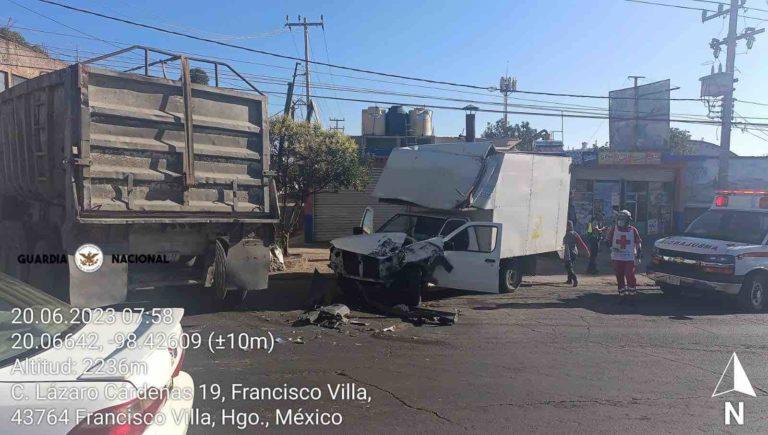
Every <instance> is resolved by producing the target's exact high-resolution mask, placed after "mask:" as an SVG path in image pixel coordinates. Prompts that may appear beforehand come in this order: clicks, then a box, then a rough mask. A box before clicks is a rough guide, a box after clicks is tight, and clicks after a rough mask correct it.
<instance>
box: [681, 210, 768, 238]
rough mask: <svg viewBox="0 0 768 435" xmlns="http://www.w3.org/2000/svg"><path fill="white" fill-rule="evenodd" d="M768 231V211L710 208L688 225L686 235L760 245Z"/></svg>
mask: <svg viewBox="0 0 768 435" xmlns="http://www.w3.org/2000/svg"><path fill="white" fill-rule="evenodd" d="M767 232H768V213H760V212H750V211H736V210H708V211H706V212H705V213H704V214H703V215H701V216H699V217H698V218H697V219H696V220H695V221H693V222H692V223H691V225H690V226H688V229H687V230H686V232H685V235H686V236H691V237H701V238H704V239H716V240H726V241H731V242H741V243H749V244H753V245H760V244H762V243H763V240H764V239H765V235H766V233H767Z"/></svg>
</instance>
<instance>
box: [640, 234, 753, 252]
mask: <svg viewBox="0 0 768 435" xmlns="http://www.w3.org/2000/svg"><path fill="white" fill-rule="evenodd" d="M654 246H656V247H657V248H659V249H669V250H672V251H681V252H690V253H695V254H712V255H716V254H719V255H722V254H726V253H728V251H733V250H734V248H742V247H748V246H750V245H748V244H746V243H739V242H728V241H724V240H711V239H702V238H698V237H688V236H671V237H665V238H663V239H659V240H657V241H656V243H655V245H654Z"/></svg>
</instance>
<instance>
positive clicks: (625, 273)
mask: <svg viewBox="0 0 768 435" xmlns="http://www.w3.org/2000/svg"><path fill="white" fill-rule="evenodd" d="M631 221H632V213H630V212H629V211H628V210H622V211H620V212H619V213H618V214H617V216H616V225H614V226H613V227H612V228H611V229H610V230H609V231H608V237H607V239H608V240H607V241H608V246H610V247H611V261H612V262H613V271H614V272H615V273H616V284H617V285H618V287H619V294H620V295H624V294H630V295H633V294H635V293H636V292H637V289H636V287H637V280H636V279H635V265H636V260H637V259H638V257H639V256H641V255H642V251H641V249H642V240H640V233H638V232H637V228H635V227H634V226H632V225H630V222H631Z"/></svg>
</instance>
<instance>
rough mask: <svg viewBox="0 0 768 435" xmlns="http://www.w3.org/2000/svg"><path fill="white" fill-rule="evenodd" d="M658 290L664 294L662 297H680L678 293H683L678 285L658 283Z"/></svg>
mask: <svg viewBox="0 0 768 435" xmlns="http://www.w3.org/2000/svg"><path fill="white" fill-rule="evenodd" d="M659 288H660V289H661V292H662V293H664V296H671V297H675V296H680V293H682V292H683V289H682V287H680V286H679V285H673V284H664V283H659Z"/></svg>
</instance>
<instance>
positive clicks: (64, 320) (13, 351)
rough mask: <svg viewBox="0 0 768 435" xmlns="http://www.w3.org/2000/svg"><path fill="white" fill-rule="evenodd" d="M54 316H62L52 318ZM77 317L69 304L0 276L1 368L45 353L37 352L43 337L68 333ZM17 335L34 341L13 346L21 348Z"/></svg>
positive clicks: (8, 277)
mask: <svg viewBox="0 0 768 435" xmlns="http://www.w3.org/2000/svg"><path fill="white" fill-rule="evenodd" d="M20 310H21V311H20ZM54 312H55V313H60V314H61V316H60V317H59V315H58V314H56V315H51V314H52V313H54ZM74 315H75V314H74V313H73V312H72V310H71V309H70V306H69V305H68V304H66V303H64V302H62V301H60V300H58V299H56V298H54V297H53V296H50V295H48V294H46V293H43V292H42V291H40V290H38V289H36V288H34V287H31V286H29V285H27V284H25V283H23V282H21V281H19V280H17V279H14V278H12V277H10V276H8V275H5V274H3V273H0V366H3V365H5V364H7V363H9V362H12V361H13V360H15V359H16V358H20V357H24V356H27V355H30V354H34V353H37V352H38V351H42V350H43V349H37V348H38V346H40V340H41V337H42V336H43V335H45V334H48V336H49V337H50V336H54V335H56V334H61V333H64V332H66V331H67V330H68V329H70V327H71V326H72V324H73V322H72V318H73V317H74ZM28 316H32V317H31V318H30V317H28ZM30 320H32V322H29V321H30ZM14 334H22V336H24V337H25V338H28V339H31V340H30V341H27V340H25V344H24V345H23V346H18V345H17V346H14V345H15V344H18V343H16V342H17V340H16V339H17V338H18V336H15V335H14Z"/></svg>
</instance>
